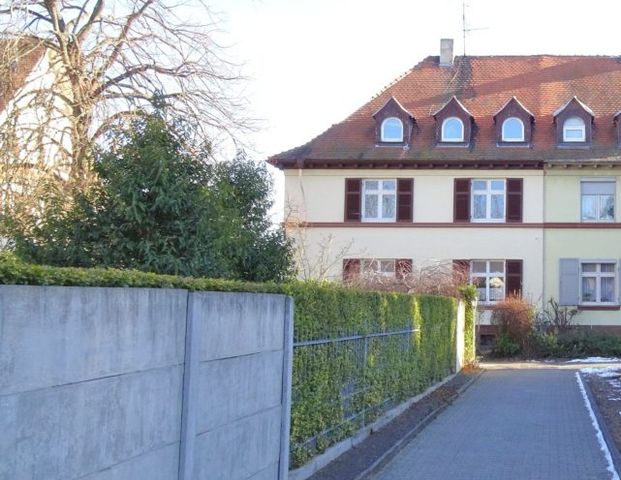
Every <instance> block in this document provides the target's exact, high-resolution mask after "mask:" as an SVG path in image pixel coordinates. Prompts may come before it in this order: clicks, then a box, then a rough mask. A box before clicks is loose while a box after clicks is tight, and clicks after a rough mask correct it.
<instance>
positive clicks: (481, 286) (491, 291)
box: [470, 260, 505, 303]
mask: <svg viewBox="0 0 621 480" xmlns="http://www.w3.org/2000/svg"><path fill="white" fill-rule="evenodd" d="M470 281H471V283H472V284H473V285H474V286H475V287H476V288H477V292H478V297H479V301H480V302H482V303H494V302H497V301H499V300H503V299H504V298H505V262H504V260H472V262H471V263H470Z"/></svg>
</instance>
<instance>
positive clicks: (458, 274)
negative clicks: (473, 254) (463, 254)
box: [453, 260, 470, 283]
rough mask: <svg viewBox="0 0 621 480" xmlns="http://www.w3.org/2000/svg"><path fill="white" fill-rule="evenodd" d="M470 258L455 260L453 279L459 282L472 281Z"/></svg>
mask: <svg viewBox="0 0 621 480" xmlns="http://www.w3.org/2000/svg"><path fill="white" fill-rule="evenodd" d="M469 277H470V260H453V279H454V280H455V282H457V283H467V282H469V281H470V278H469Z"/></svg>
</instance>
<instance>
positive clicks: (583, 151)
mask: <svg viewBox="0 0 621 480" xmlns="http://www.w3.org/2000/svg"><path fill="white" fill-rule="evenodd" d="M438 61H439V59H438V57H427V58H426V59H425V60H423V61H422V62H421V63H419V64H418V65H416V66H415V67H414V68H412V69H411V70H410V71H409V72H407V73H406V74H405V75H403V76H402V77H400V78H399V79H398V80H396V81H395V82H394V83H393V84H392V85H390V86H389V87H387V88H386V89H385V90H384V91H382V92H381V93H380V94H379V95H377V96H376V97H374V98H373V99H372V100H371V101H369V102H368V103H367V104H366V105H364V106H363V107H361V108H360V109H359V110H357V111H356V112H354V113H353V114H351V115H350V116H349V117H348V118H346V119H345V120H343V121H342V122H340V123H338V124H336V125H333V126H332V127H330V128H329V129H328V130H326V131H325V132H324V133H322V134H321V135H319V136H318V137H316V138H314V139H313V140H311V141H310V142H308V143H307V144H305V145H302V146H300V147H297V148H294V149H292V150H289V151H286V152H283V153H280V154H278V155H274V156H273V157H271V158H270V159H269V160H268V161H269V162H270V163H272V164H273V165H276V166H279V167H287V166H293V165H294V163H295V162H298V163H297V165H301V163H300V162H304V164H308V163H309V162H310V163H313V162H314V163H323V164H324V165H330V164H335V163H338V162H341V161H377V162H384V161H387V162H399V161H401V162H403V161H415V160H422V161H427V160H429V161H449V162H466V163H468V162H472V163H474V162H477V161H496V162H502V161H545V160H572V159H575V160H586V159H603V158H608V159H614V160H621V150H620V149H619V148H618V143H617V133H616V129H615V125H614V122H613V117H614V115H615V114H616V113H617V112H619V111H620V110H621V57H606V56H553V55H533V56H490V57H456V58H455V61H454V64H453V66H450V67H444V66H443V67H440V66H439V65H438ZM453 95H454V96H456V97H457V98H458V99H459V101H460V102H461V103H462V104H463V105H464V107H465V108H466V109H467V110H468V111H469V112H470V113H472V115H473V116H474V119H475V120H474V121H475V125H476V127H475V129H474V132H475V133H474V137H473V140H472V141H471V144H470V146H469V147H468V148H448V147H441V146H435V145H434V135H435V122H434V119H433V117H432V114H433V113H434V112H436V111H437V110H438V109H439V108H441V107H442V106H443V105H444V104H445V103H446V102H447V101H448V100H449V99H450V98H451V97H452V96H453ZM391 96H394V97H395V99H397V100H398V101H399V103H400V104H401V105H403V107H404V108H405V109H406V110H407V111H408V112H410V113H411V114H412V115H413V116H414V118H415V119H416V125H417V130H416V131H415V133H414V136H413V139H412V142H411V148H410V149H409V150H407V149H406V150H404V148H403V147H402V146H389V147H386V146H380V147H377V146H376V145H375V141H374V140H375V121H374V119H373V113H374V112H376V111H377V110H378V109H379V108H380V107H382V106H383V105H384V104H385V103H386V101H387V100H388V99H389V98H390V97H391ZM512 96H515V97H516V98H517V99H518V100H519V101H520V102H521V103H522V104H523V105H524V107H526V108H527V109H528V110H529V111H530V112H532V114H533V115H534V117H535V125H534V130H533V137H532V145H531V147H530V148H525V147H521V148H520V147H498V146H497V145H496V136H495V125H494V120H493V116H494V114H495V113H496V112H498V110H499V109H500V108H501V107H502V106H503V105H504V104H505V103H506V102H507V101H508V100H509V99H510V98H511V97H512ZM574 96H576V97H578V98H579V99H580V101H581V102H583V103H584V104H585V105H587V106H588V107H589V108H590V109H591V110H592V111H593V113H594V115H595V119H594V125H593V143H592V145H591V147H590V148H584V147H583V148H558V147H557V145H556V134H555V131H556V130H555V129H556V126H555V124H554V122H553V115H554V112H555V111H556V110H557V109H558V108H559V107H562V106H563V105H564V104H566V103H567V102H568V101H569V100H571V99H572V98H573V97H574ZM359 166H362V165H359Z"/></svg>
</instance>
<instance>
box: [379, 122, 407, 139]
mask: <svg viewBox="0 0 621 480" xmlns="http://www.w3.org/2000/svg"><path fill="white" fill-rule="evenodd" d="M381 140H382V142H403V122H401V120H399V119H398V118H397V117H390V118H387V119H386V120H384V121H383V122H382V134H381Z"/></svg>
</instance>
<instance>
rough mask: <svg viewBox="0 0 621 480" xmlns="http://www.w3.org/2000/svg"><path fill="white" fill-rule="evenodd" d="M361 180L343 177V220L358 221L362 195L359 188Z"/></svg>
mask: <svg viewBox="0 0 621 480" xmlns="http://www.w3.org/2000/svg"><path fill="white" fill-rule="evenodd" d="M361 188H362V180H361V179H359V178H346V179H345V221H346V222H347V221H349V222H351V221H354V222H359V221H360V217H361V215H360V211H361V203H362V201H361V200H362V196H361V193H360V190H361Z"/></svg>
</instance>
